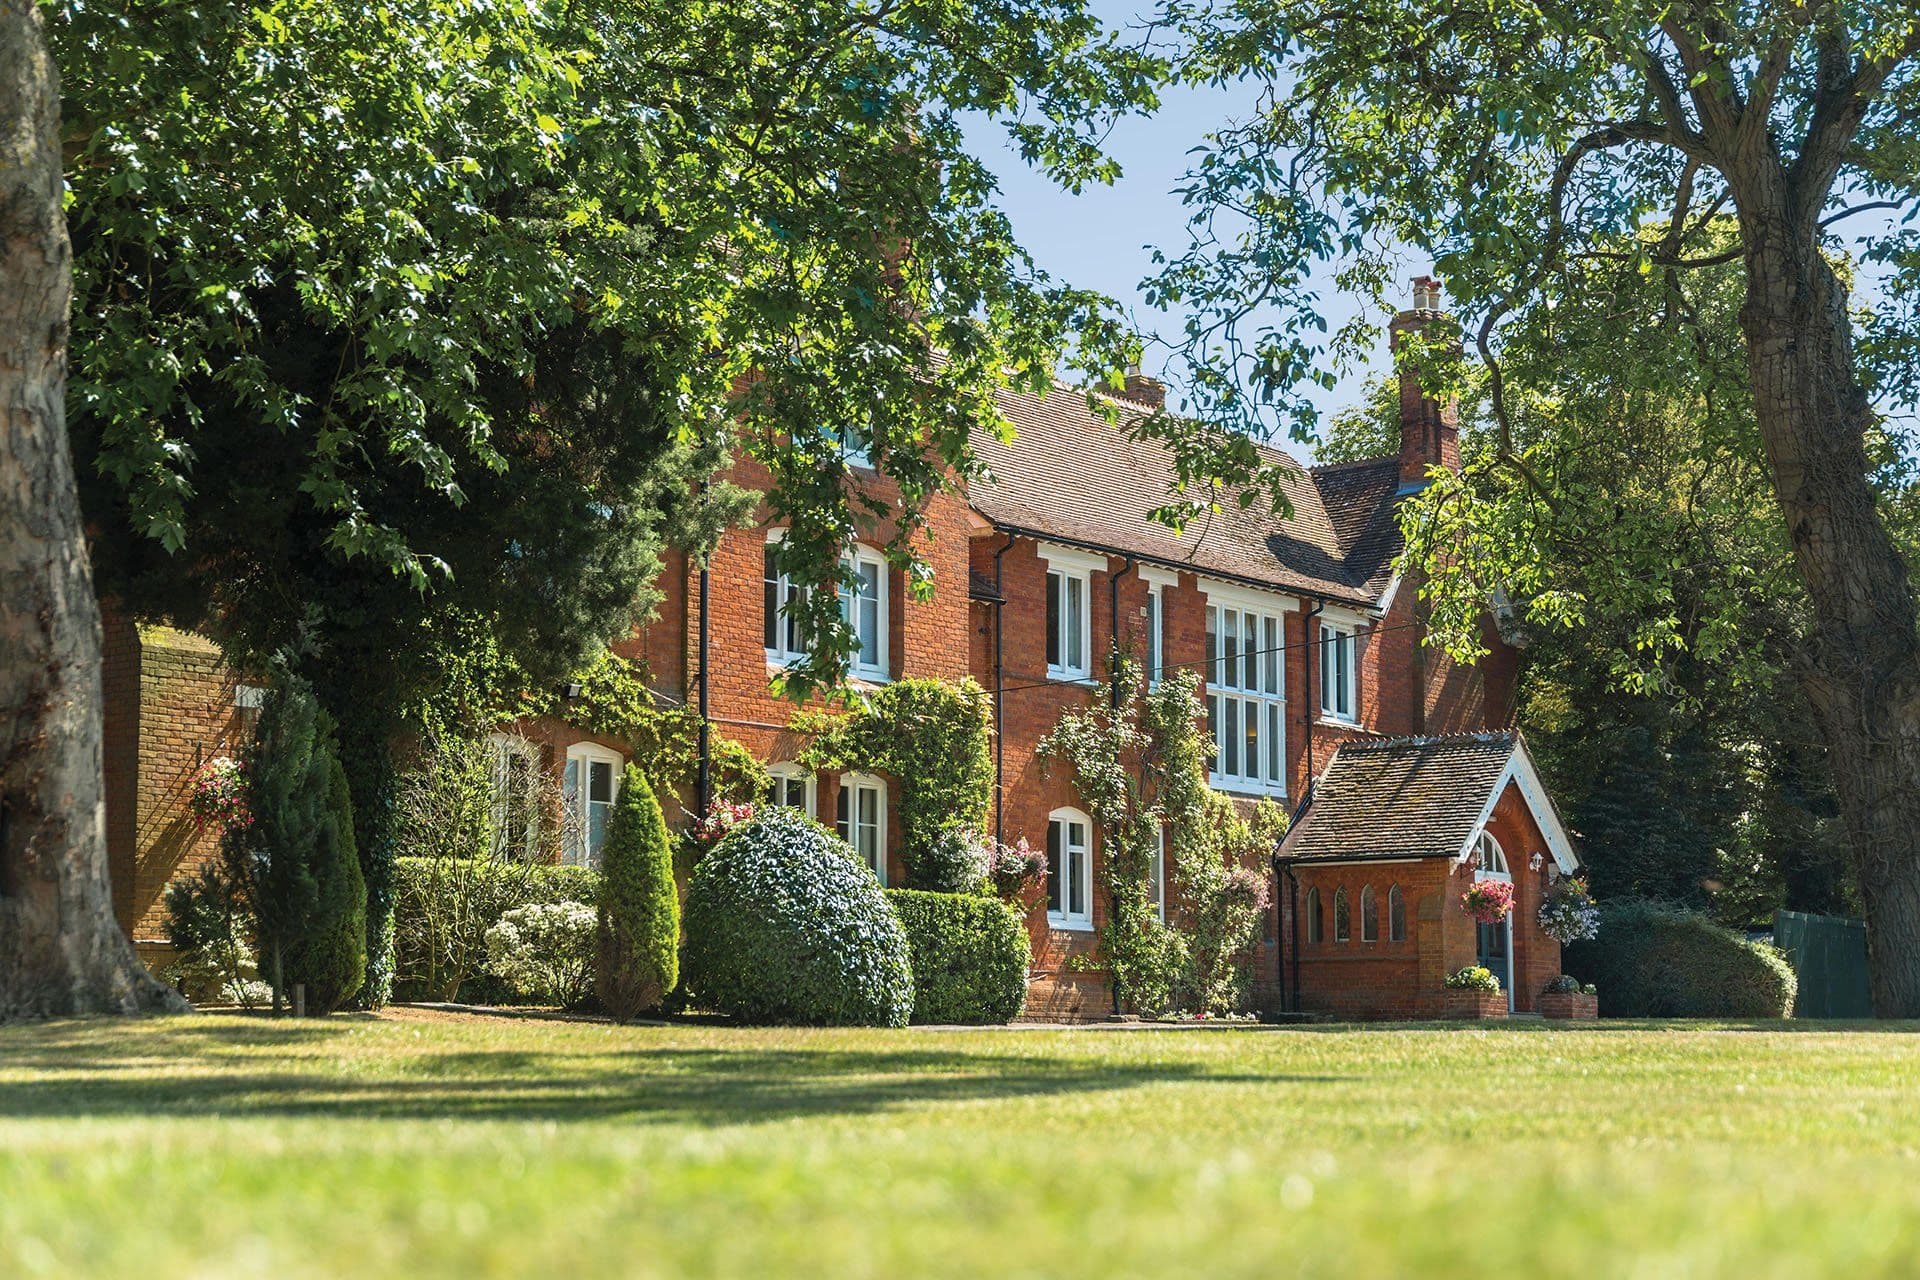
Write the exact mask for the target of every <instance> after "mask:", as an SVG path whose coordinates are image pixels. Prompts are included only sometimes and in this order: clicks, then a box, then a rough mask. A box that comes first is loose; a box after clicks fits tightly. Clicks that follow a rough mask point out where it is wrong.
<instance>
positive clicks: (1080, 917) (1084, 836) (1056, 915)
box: [1047, 809, 1093, 933]
mask: <svg viewBox="0 0 1920 1280" xmlns="http://www.w3.org/2000/svg"><path fill="white" fill-rule="evenodd" d="M1056 825H1057V826H1059V827H1060V828H1061V830H1060V869H1059V872H1058V874H1056V873H1055V871H1054V868H1053V866H1052V861H1053V857H1052V855H1053V830H1054V827H1055V826H1056ZM1075 826H1078V827H1079V828H1080V831H1081V838H1080V842H1079V843H1078V844H1073V843H1070V840H1069V837H1070V836H1071V834H1072V830H1073V828H1074V827H1075ZM1047 854H1048V867H1047V924H1048V925H1049V926H1051V927H1052V928H1055V929H1068V930H1072V931H1074V932H1077V933H1091V932H1092V931H1093V819H1091V818H1089V817H1088V816H1087V815H1086V814H1084V813H1082V812H1080V810H1078V809H1055V810H1054V811H1053V812H1052V813H1050V814H1048V815H1047ZM1076 888H1078V889H1079V890H1080V893H1079V897H1080V899H1081V901H1082V902H1083V903H1084V904H1085V908H1084V909H1083V910H1080V911H1075V910H1073V909H1072V903H1073V900H1074V897H1075V893H1074V890H1075V889H1076ZM1056 896H1057V898H1058V900H1059V903H1060V906H1059V907H1058V908H1057V909H1056V908H1055V907H1054V905H1053V903H1054V900H1055V898H1056Z"/></svg>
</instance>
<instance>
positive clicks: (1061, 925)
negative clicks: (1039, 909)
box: [1047, 913, 1093, 933]
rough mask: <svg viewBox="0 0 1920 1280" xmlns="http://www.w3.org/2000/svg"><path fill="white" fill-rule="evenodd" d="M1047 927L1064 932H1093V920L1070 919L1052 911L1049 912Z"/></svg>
mask: <svg viewBox="0 0 1920 1280" xmlns="http://www.w3.org/2000/svg"><path fill="white" fill-rule="evenodd" d="M1047 928H1049V929H1057V930H1059V931H1061V932H1062V933H1092V932H1093V921H1091V920H1068V919H1066V918H1064V917H1061V916H1056V915H1053V914H1052V913H1048V915H1047Z"/></svg>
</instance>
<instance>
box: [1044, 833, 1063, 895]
mask: <svg viewBox="0 0 1920 1280" xmlns="http://www.w3.org/2000/svg"><path fill="white" fill-rule="evenodd" d="M1062 834H1063V833H1062V831H1061V827H1060V823H1058V822H1049V823H1048V824H1047V910H1049V911H1051V912H1054V913H1055V914H1058V913H1059V911H1060V838H1061V835H1062Z"/></svg>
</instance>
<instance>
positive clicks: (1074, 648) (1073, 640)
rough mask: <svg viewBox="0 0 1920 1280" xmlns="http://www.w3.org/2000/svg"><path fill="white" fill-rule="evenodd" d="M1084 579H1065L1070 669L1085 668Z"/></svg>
mask: <svg viewBox="0 0 1920 1280" xmlns="http://www.w3.org/2000/svg"><path fill="white" fill-rule="evenodd" d="M1086 586H1087V584H1086V581H1085V580H1084V579H1081V578H1068V579H1067V609H1066V627H1067V667H1068V669H1069V670H1072V671H1084V670H1086V668H1087V655H1086V653H1085V652H1084V645H1085V643H1086V635H1085V632H1086V617H1087V612H1086V610H1087V602H1086V598H1085V597H1086Z"/></svg>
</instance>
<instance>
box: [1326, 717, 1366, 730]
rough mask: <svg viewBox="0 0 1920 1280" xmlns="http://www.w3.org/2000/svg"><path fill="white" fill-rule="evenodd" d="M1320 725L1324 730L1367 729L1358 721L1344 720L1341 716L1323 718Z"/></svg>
mask: <svg viewBox="0 0 1920 1280" xmlns="http://www.w3.org/2000/svg"><path fill="white" fill-rule="evenodd" d="M1319 725H1320V727H1321V728H1323V729H1365V728H1366V727H1367V726H1365V725H1363V724H1361V723H1360V722H1359V721H1358V720H1342V719H1341V718H1340V717H1339V716H1321V717H1320V720H1319Z"/></svg>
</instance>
